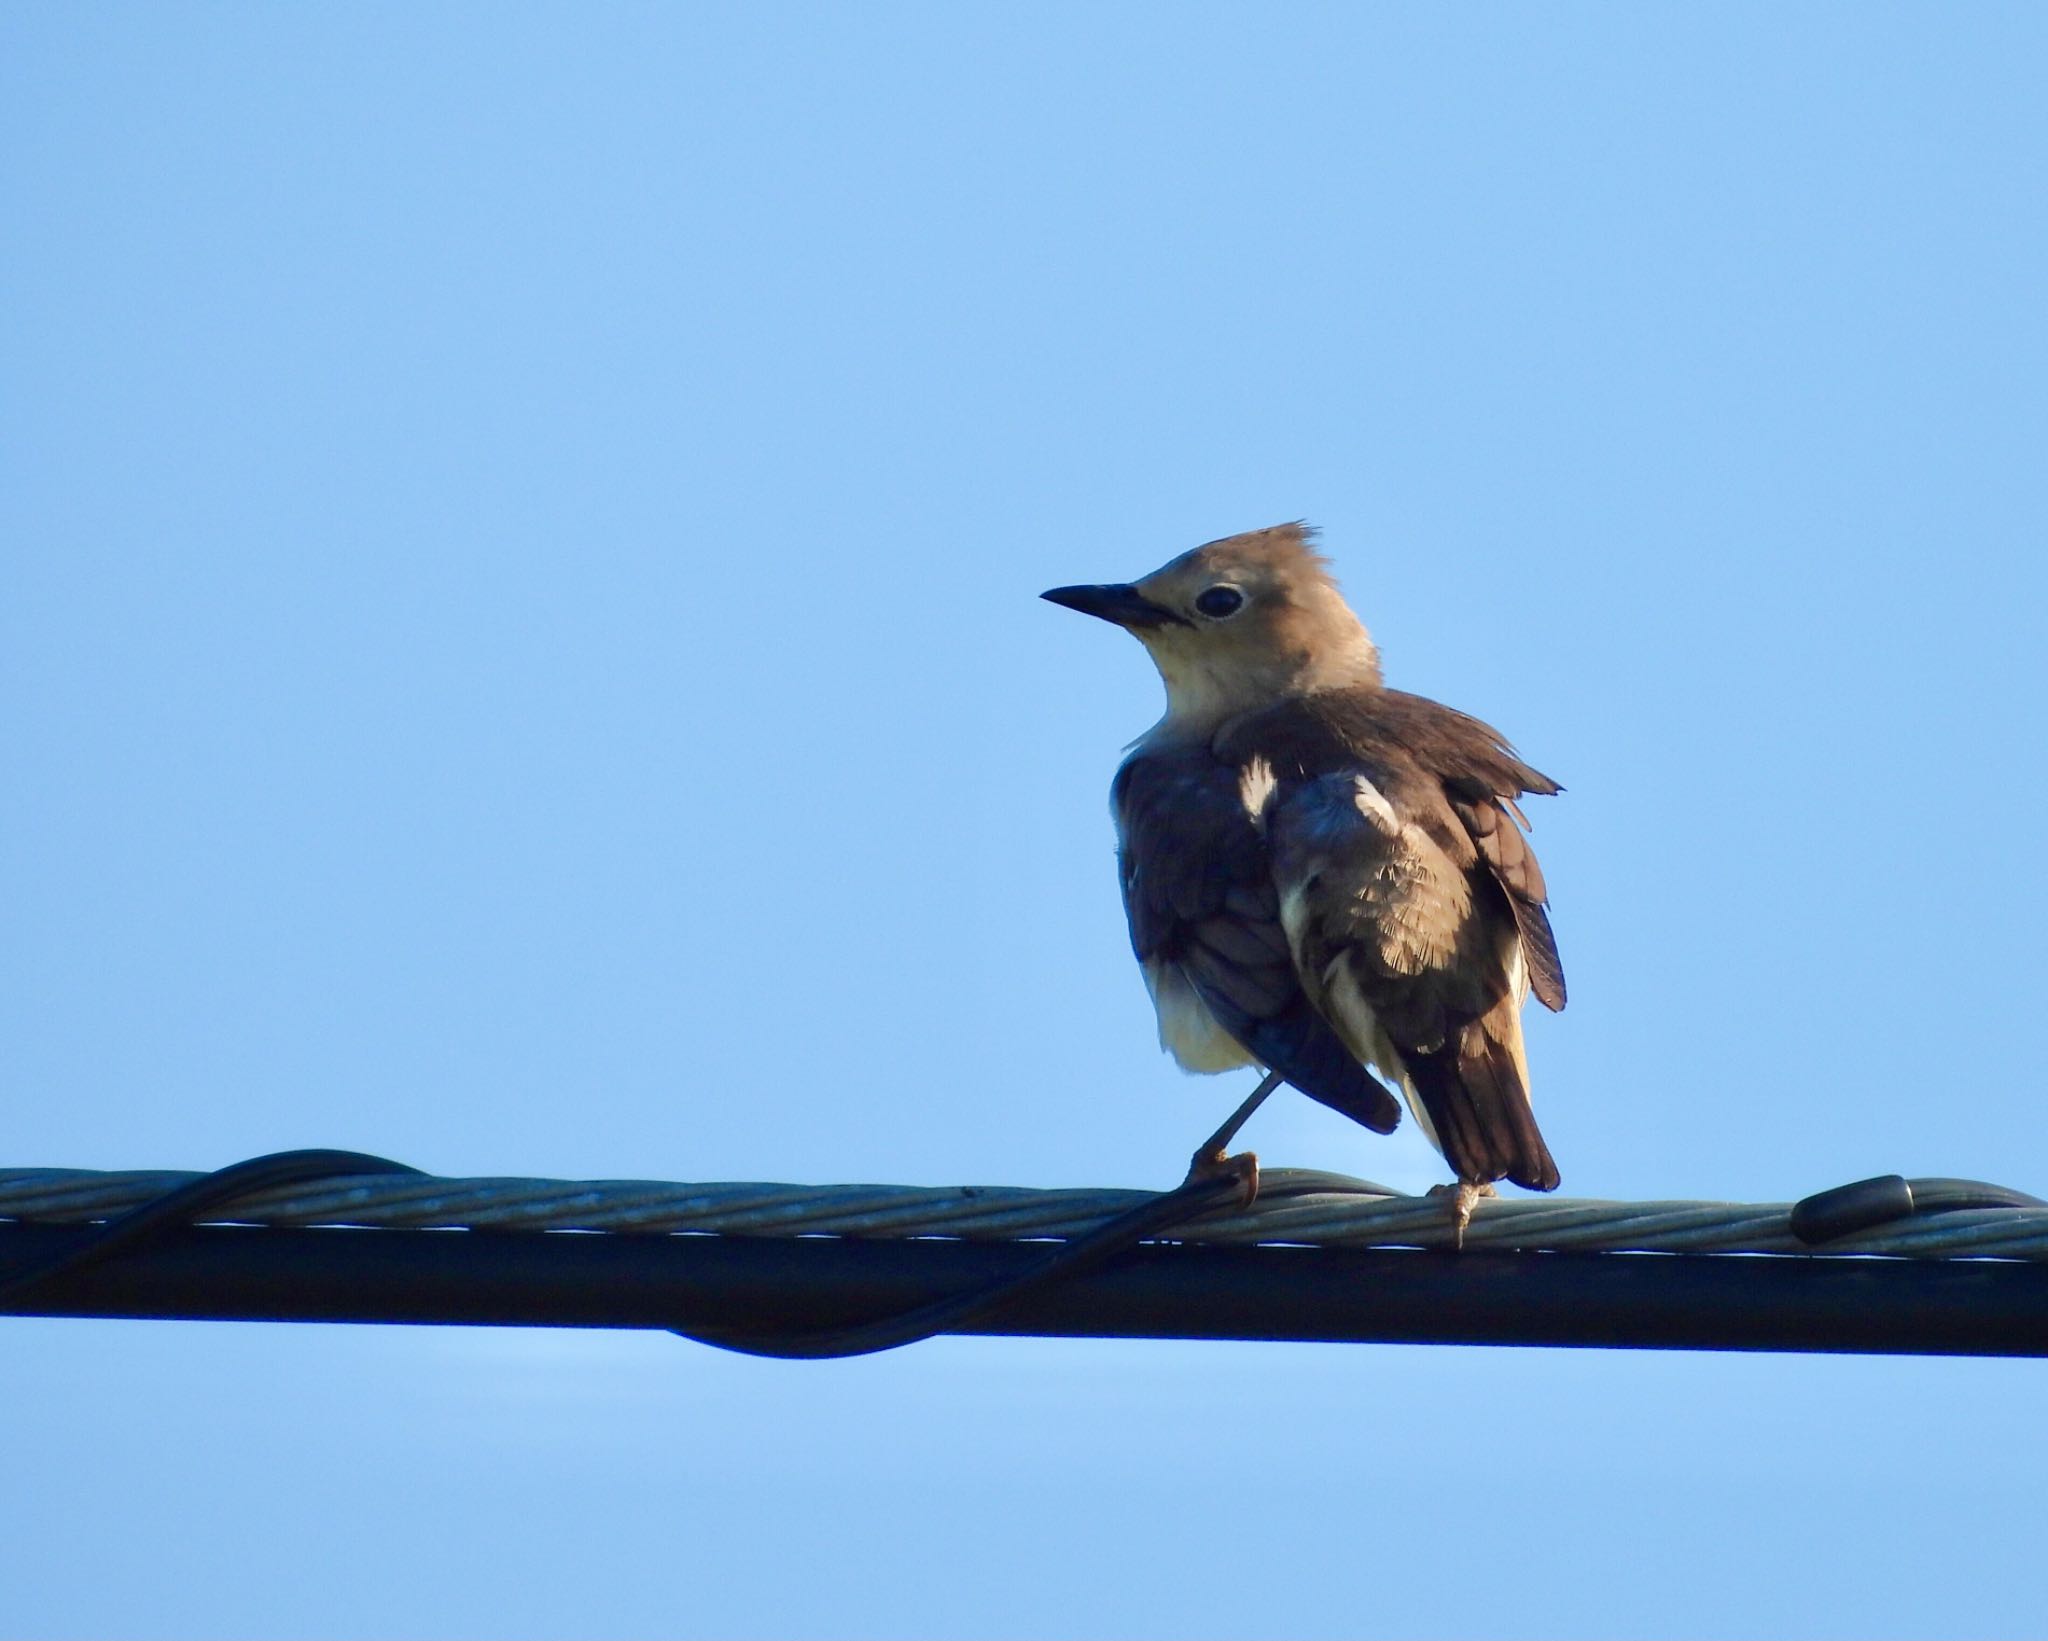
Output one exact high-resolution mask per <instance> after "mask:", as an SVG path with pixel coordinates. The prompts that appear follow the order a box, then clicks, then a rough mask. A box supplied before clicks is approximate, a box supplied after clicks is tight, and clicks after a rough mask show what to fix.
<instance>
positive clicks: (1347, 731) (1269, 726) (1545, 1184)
mask: <svg viewBox="0 0 2048 1641" xmlns="http://www.w3.org/2000/svg"><path fill="white" fill-rule="evenodd" d="M1215 750H1216V752H1217V754H1218V755H1219V756H1220V758H1221V759H1222V760H1223V761H1224V762H1225V764H1226V765H1229V766H1231V767H1236V766H1238V765H1241V764H1242V763H1244V762H1246V761H1248V760H1250V759H1251V758H1252V757H1254V756H1258V757H1263V758H1265V759H1266V760H1267V761H1268V762H1269V763H1270V764H1271V765H1272V767H1273V769H1274V771H1275V774H1276V776H1277V777H1278V779H1279V782H1280V789H1281V790H1280V795H1279V797H1278V798H1276V801H1275V805H1274V808H1273V811H1272V813H1273V822H1272V825H1273V834H1274V835H1273V843H1272V846H1273V849H1274V851H1275V855H1276V870H1277V872H1278V874H1279V876H1280V878H1281V879H1282V880H1283V882H1288V883H1300V884H1307V885H1309V886H1310V887H1311V888H1313V887H1315V886H1317V885H1318V884H1321V885H1322V886H1323V887H1324V888H1325V890H1326V892H1325V893H1324V894H1322V895H1321V896H1320V897H1316V896H1311V899H1312V900H1314V901H1315V904H1316V906H1317V907H1318V908H1319V909H1318V910H1317V911H1316V914H1315V915H1314V916H1312V917H1311V918H1310V919H1309V922H1308V925H1307V928H1306V929H1305V930H1304V931H1302V943H1303V950H1302V952H1301V970H1302V973H1304V974H1306V975H1310V976H1312V977H1313V976H1322V977H1327V976H1330V975H1332V974H1335V973H1336V972H1337V967H1336V966H1337V965H1341V966H1342V968H1343V971H1344V972H1345V973H1346V974H1348V975H1349V977H1350V979H1351V980H1352V982H1353V983H1355V984H1356V985H1357V986H1358V988H1359V992H1360V994H1361V996H1362V997H1363V998H1364V1000H1365V1002H1366V1003H1367V1005H1368V1006H1369V1007H1370V1009H1371V1011H1372V1017H1373V1019H1374V1020H1375V1021H1376V1022H1377V1024H1378V1027H1379V1029H1380V1030H1382V1031H1383V1032H1384V1033H1385V1035H1386V1037H1387V1039H1388V1040H1389V1042H1390V1044H1391V1046H1392V1047H1393V1048H1394V1049H1395V1050H1396V1052H1397V1053H1398V1055H1399V1057H1400V1059H1401V1061H1402V1064H1403V1066H1404V1068H1405V1069H1406V1071H1407V1074H1408V1076H1409V1080H1410V1081H1411V1082H1412V1083H1413V1085H1414V1087H1415V1092H1416V1095H1417V1097H1418V1099H1419V1100H1420V1101H1421V1102H1422V1104H1423V1107H1424V1109H1425V1110H1426V1111H1427V1112H1428V1113H1429V1116H1430V1123H1431V1126H1432V1127H1433V1128H1434V1129H1435V1131H1436V1133H1437V1137H1438V1139H1439V1141H1440V1142H1441V1143H1442V1146H1443V1149H1444V1153H1445V1155H1446V1157H1447V1158H1448V1159H1449V1160H1450V1162H1451V1164H1452V1165H1453V1167H1455V1168H1456V1169H1457V1171H1458V1175H1459V1177H1460V1178H1461V1179H1467V1180H1491V1179H1503V1178H1505V1179H1512V1180H1514V1181H1515V1182H1516V1183H1517V1184H1521V1185H1525V1186H1529V1187H1531V1188H1533V1189H1537V1190H1548V1189H1551V1188H1553V1187H1554V1186H1555V1185H1556V1184H1557V1182H1558V1181H1557V1166H1556V1163H1555V1162H1554V1161H1553V1160H1552V1158H1551V1155H1550V1152H1549V1149H1548V1147H1547V1146H1546V1145H1545V1144H1544V1141H1543V1137H1542V1134H1541V1132H1540V1131H1539V1130H1538V1128H1537V1126H1536V1119H1535V1115H1534V1113H1533V1111H1532V1109H1531V1107H1530V1105H1529V1099H1528V1092H1527V1089H1526V1087H1525V1084H1524V1079H1523V1071H1522V1067H1521V1063H1520V1053H1519V1043H1520V1032H1519V1020H1518V1019H1517V1013H1518V1009H1519V1002H1518V999H1517V998H1516V997H1514V996H1513V995H1511V994H1510V993H1509V991H1508V976H1507V971H1506V969H1505V967H1504V962H1505V960H1504V959H1503V957H1502V956H1501V944H1500V943H1501V942H1502V941H1503V940H1509V941H1515V942H1519V945H1520V948H1521V952H1522V955H1523V961H1524V964H1525V966H1526V972H1527V975H1528V979H1529V985H1530V990H1531V991H1532V992H1534V994H1535V995H1536V997H1537V998H1538V999H1539V1000H1540V1001H1541V1002H1543V1003H1544V1004H1545V1005H1546V1006H1548V1007H1550V1008H1553V1009H1557V1008H1562V1007H1563V1006H1564V1001H1565V985H1564V971H1563V966H1562V964H1561V963H1560V962H1559V960H1558V954H1557V944H1556V940H1555V938H1554V936H1553V935H1552V933H1551V929H1550V920H1549V916H1548V914H1547V911H1546V909H1545V908H1546V901H1547V899H1548V890H1547V889H1546V887H1545V885H1544V881H1543V872H1542V868H1541V867H1540V866H1539V865H1538V864H1537V861H1536V856H1535V854H1534V852H1533V851H1532V850H1531V849H1530V847H1529V844H1528V840H1527V838H1526V837H1525V836H1524V835H1523V832H1522V830H1521V828H1520V827H1519V826H1517V825H1516V823H1515V820H1514V819H1513V818H1511V817H1510V814H1509V808H1508V806H1511V805H1512V804H1513V802H1514V800H1515V799H1516V798H1517V797H1519V796H1520V795H1522V794H1523V793H1525V792H1537V793H1544V794H1548V793H1552V792H1556V791H1558V790H1559V788H1558V786H1557V784H1556V783H1555V782H1554V781H1551V780H1550V779H1548V778H1547V777H1546V776H1544V775H1542V774H1540V773H1539V772H1538V771H1536V770H1534V769H1532V768H1530V767H1529V766H1528V765H1527V764H1525V763H1523V762H1522V761H1521V760H1520V759H1519V758H1517V757H1516V756H1515V755H1514V753H1513V752H1512V751H1511V750H1510V749H1509V748H1508V747H1507V746H1506V744H1505V743H1504V742H1503V741H1502V740H1501V738H1500V737H1499V735H1498V734H1496V733H1495V732H1494V731H1493V730H1492V729H1491V728H1489V727H1488V726H1487V725H1485V724H1483V723H1481V722H1480V721H1479V720H1477V719H1475V718H1470V717H1467V716H1466V715H1465V714H1463V713H1460V712H1455V711H1453V710H1452V709H1450V708H1448V707H1443V706H1439V705H1438V704H1437V703H1435V702H1433V701H1428V700H1424V699H1422V698H1421V697H1419V696H1413V695H1407V694H1404V693H1402V692H1400V691H1394V690H1376V689H1375V690H1356V691H1347V692H1341V693H1333V694H1328V695H1321V696H1311V697H1307V698H1305V699H1300V700H1295V701H1290V702H1286V703H1283V704H1282V705H1280V706H1277V707H1274V708H1271V709H1269V710H1267V711H1265V712H1262V713H1259V714H1256V715H1253V716H1251V717H1248V718H1245V719H1241V720H1238V721H1237V722H1235V723H1233V724H1231V725H1229V726H1226V729H1225V731H1224V733H1223V734H1222V735H1220V736H1219V737H1218V739H1217V742H1216V748H1215ZM1359 775H1363V776H1364V777H1365V778H1366V779H1367V780H1368V781H1370V782H1371V783H1372V786H1373V788H1374V790H1375V791H1376V792H1377V793H1378V794H1379V795H1380V797H1381V798H1382V799H1383V800H1384V801H1385V803H1386V804H1387V805H1388V806H1390V808H1391V811H1392V814H1393V817H1394V819H1395V820H1396V821H1397V822H1398V823H1399V824H1400V825H1402V826H1412V827H1413V828H1414V829H1415V830H1416V832H1418V833H1420V834H1421V835H1422V837H1423V838H1425V839H1426V840H1427V842H1426V843H1415V842H1413V841H1412V839H1411V841H1409V842H1403V841H1402V840H1403V838H1409V837H1410V835H1409V834H1407V833H1402V834H1400V835H1399V836H1394V835H1391V834H1389V833H1388V832H1387V830H1386V827H1385V825H1384V824H1382V823H1374V822H1372V821H1371V817H1370V816H1369V815H1368V814H1367V813H1366V811H1365V810H1363V809H1361V808H1360V806H1359V799H1358V790H1357V787H1356V777H1357V776H1359ZM1431 846H1433V847H1431ZM1445 871H1449V872H1451V873H1452V874H1453V875H1454V876H1455V877H1456V878H1458V879H1459V880H1460V881H1459V882H1450V883H1447V882H1445V881H1443V880H1442V874H1443V873H1444V872H1445Z"/></svg>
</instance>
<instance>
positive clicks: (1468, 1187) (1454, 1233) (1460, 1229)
mask: <svg viewBox="0 0 2048 1641" xmlns="http://www.w3.org/2000/svg"><path fill="white" fill-rule="evenodd" d="M1429 1194H1430V1195H1431V1196H1433V1197H1442V1198H1444V1199H1445V1200H1446V1201H1448V1202H1449V1203H1450V1205H1451V1246H1452V1247H1453V1248H1460V1249H1462V1248H1463V1247H1464V1246H1465V1228H1466V1227H1467V1226H1468V1225H1470V1224H1471V1223H1472V1208H1473V1205H1474V1204H1475V1203H1477V1202H1478V1201H1479V1199H1480V1198H1481V1197H1497V1196H1499V1195H1500V1192H1498V1191H1496V1190H1495V1189H1494V1188H1493V1182H1492V1181H1491V1180H1479V1181H1476V1182H1475V1181H1473V1180H1469V1179H1461V1180H1459V1181H1458V1183H1457V1184H1456V1185H1432V1186H1431V1187H1430V1188H1429Z"/></svg>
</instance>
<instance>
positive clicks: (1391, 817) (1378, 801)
mask: <svg viewBox="0 0 2048 1641" xmlns="http://www.w3.org/2000/svg"><path fill="white" fill-rule="evenodd" d="M1352 785H1353V786H1354V787H1355V788H1356V789H1357V790H1356V795H1355V796H1354V797H1353V798H1352V800H1351V801H1352V802H1353V803H1355V804H1357V805H1358V812H1359V813H1360V814H1361V815H1363V816H1364V817H1365V818H1366V820H1367V822H1368V823H1369V824H1370V825H1371V827H1372V829H1373V830H1374V831H1375V832H1379V833H1382V834H1383V835H1385V836H1387V837H1390V838H1397V837H1399V836H1400V835H1401V817H1400V816H1399V815H1397V814H1395V813H1394V806H1393V805H1392V804H1390V803H1389V802H1387V798H1386V794H1385V793H1383V792H1382V791H1381V790H1380V789H1379V788H1378V787H1376V786H1374V785H1373V784H1372V782H1371V781H1369V780H1367V779H1366V778H1365V777H1364V776H1363V775H1354V776H1353V777H1352Z"/></svg>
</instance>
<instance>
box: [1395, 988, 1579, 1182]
mask: <svg viewBox="0 0 2048 1641" xmlns="http://www.w3.org/2000/svg"><path fill="white" fill-rule="evenodd" d="M1513 1007H1514V1006H1513V1004H1512V1002H1510V1003H1509V1004H1508V1005H1507V1008H1506V1009H1505V1010H1502V1009H1496V1010H1495V1011H1494V1012H1493V1013H1492V1014H1489V1015H1487V1016H1486V1017H1484V1018H1483V1019H1479V1020H1474V1021H1472V1022H1471V1023H1470V1024H1468V1025H1466V1026H1465V1027H1464V1028H1463V1030H1462V1031H1460V1032H1459V1034H1458V1036H1457V1038H1456V1039H1455V1040H1454V1041H1453V1042H1451V1043H1447V1044H1446V1045H1445V1046H1444V1047H1443V1048H1441V1049H1439V1050H1438V1051H1437V1052H1436V1053H1434V1054H1416V1053H1412V1052H1411V1053H1409V1054H1408V1055H1406V1056H1405V1058H1406V1060H1407V1069H1408V1076H1409V1080H1410V1081H1411V1082H1413V1083H1414V1085H1415V1092H1416V1095H1417V1097H1418V1098H1419V1099H1420V1100H1421V1101H1422V1105H1423V1109H1424V1110H1425V1111H1427V1112H1428V1113H1429V1121H1430V1126H1431V1127H1433V1128H1434V1129H1435V1130H1436V1138H1437V1144H1438V1145H1439V1146H1441V1147H1442V1149H1443V1153H1444V1158H1445V1160H1446V1161H1447V1162H1449V1163H1450V1165H1451V1166H1452V1167H1453V1168H1454V1169H1456V1170H1457V1173H1458V1178H1459V1179H1461V1180H1467V1181H1470V1182H1472V1183H1473V1184H1481V1183H1488V1182H1491V1181H1493V1180H1497V1179H1508V1180H1513V1181H1514V1182H1515V1184H1517V1185H1520V1186H1525V1187H1527V1188H1528V1189H1529V1190H1531V1191H1554V1190H1556V1189H1557V1183H1558V1173H1557V1163H1556V1162H1555V1161H1554V1160H1553V1159H1552V1158H1551V1155H1550V1147H1549V1146H1547V1145H1545V1144H1544V1143H1543V1134H1542V1131H1541V1130H1540V1129H1538V1128H1537V1126H1536V1113H1535V1110H1534V1109H1533V1108H1532V1107H1531V1106H1530V1104H1529V1084H1528V1075H1527V1072H1526V1069H1525V1067H1524V1064H1523V1060H1522V1054H1521V1046H1522V1045H1521V1021H1520V1019H1519V1018H1517V1017H1516V1015H1515V1013H1514V1012H1513Z"/></svg>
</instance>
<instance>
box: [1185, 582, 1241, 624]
mask: <svg viewBox="0 0 2048 1641" xmlns="http://www.w3.org/2000/svg"><path fill="white" fill-rule="evenodd" d="M1195 608H1196V609H1197V610H1198V611H1200V612H1201V613H1202V614H1203V615H1206V616H1207V617H1208V618H1209V619H1210V620H1211V621H1221V620H1222V619H1223V618H1224V617H1225V616H1226V615H1235V614H1237V612H1238V611H1239V610H1241V609H1243V608H1244V594H1243V593H1241V592H1239V591H1238V590H1237V589H1236V588H1235V587H1211V588H1209V589H1208V590H1207V591H1205V592H1204V593H1203V594H1202V596H1201V597H1199V598H1197V599H1196V600H1195Z"/></svg>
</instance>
